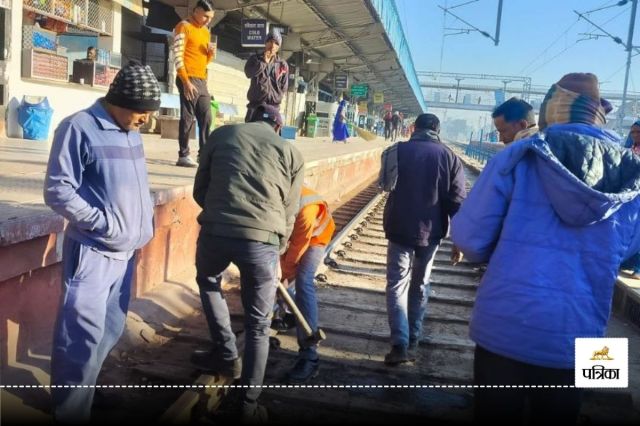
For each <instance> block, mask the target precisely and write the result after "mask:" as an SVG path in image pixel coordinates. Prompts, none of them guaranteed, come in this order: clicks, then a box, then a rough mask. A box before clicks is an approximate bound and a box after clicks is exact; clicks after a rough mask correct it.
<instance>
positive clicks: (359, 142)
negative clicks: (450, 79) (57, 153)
mask: <svg viewBox="0 0 640 426" xmlns="http://www.w3.org/2000/svg"><path fill="white" fill-rule="evenodd" d="M143 138H144V141H145V154H146V157H147V169H148V173H149V184H150V186H151V190H152V192H153V193H154V196H155V199H156V204H163V203H164V202H166V201H167V200H168V199H172V198H175V196H176V195H180V194H175V192H178V193H180V192H182V193H184V191H190V190H191V189H190V188H191V185H193V179H194V176H195V173H196V169H189V168H182V167H176V166H175V162H176V160H177V155H178V153H177V149H178V143H177V141H175V140H168V139H160V136H159V135H150V134H145V135H143ZM292 143H294V144H295V146H296V147H297V148H298V149H300V151H301V152H302V154H303V156H304V158H305V161H306V162H307V168H308V167H311V166H312V165H313V163H314V162H318V161H322V160H325V159H330V158H338V157H342V156H349V155H351V154H358V153H363V152H367V151H371V150H376V149H381V148H383V147H385V146H387V145H388V144H387V143H385V142H384V139H382V138H380V139H378V140H376V141H371V142H367V141H365V140H364V139H361V138H358V137H354V138H351V139H350V142H349V143H347V144H342V143H340V144H334V143H331V141H330V139H329V138H298V139H297V140H296V141H295V142H293V141H292ZM191 147H192V149H193V148H194V147H195V150H197V142H196V141H191ZM49 149H50V145H49V144H48V143H47V142H38V141H30V140H22V139H9V138H0V246H3V245H7V244H11V243H12V242H15V241H16V240H22V239H26V238H21V237H20V236H21V235H24V236H26V237H28V236H31V237H32V238H33V237H36V236H39V235H44V234H45V233H46V232H45V230H48V231H49V232H59V231H60V230H62V220H61V218H60V217H59V216H57V215H55V214H53V212H52V211H51V210H50V209H49V208H48V207H46V206H45V205H44V201H43V197H42V188H43V183H44V176H45V173H46V167H47V161H48V158H49ZM195 150H194V151H195ZM29 218H33V220H29ZM16 221H18V222H21V223H22V224H23V225H21V224H19V223H17V222H16ZM34 221H35V222H36V223H37V224H38V225H39V226H41V227H42V230H41V231H38V230H34V229H32V232H31V234H30V233H29V232H28V231H29V230H28V229H21V228H26V227H27V226H30V227H33V226H34ZM51 221H54V222H59V223H51ZM12 222H13V223H12ZM9 228H11V229H10V230H9ZM9 234H12V235H9Z"/></svg>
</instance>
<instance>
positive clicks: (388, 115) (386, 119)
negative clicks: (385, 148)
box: [383, 111, 393, 141]
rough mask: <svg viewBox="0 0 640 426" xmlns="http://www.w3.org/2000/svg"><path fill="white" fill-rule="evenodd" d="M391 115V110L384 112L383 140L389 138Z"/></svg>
mask: <svg viewBox="0 0 640 426" xmlns="http://www.w3.org/2000/svg"><path fill="white" fill-rule="evenodd" d="M392 117H393V114H392V113H391V111H387V112H385V114H384V118H383V120H384V140H385V141H388V140H389V139H391V119H392Z"/></svg>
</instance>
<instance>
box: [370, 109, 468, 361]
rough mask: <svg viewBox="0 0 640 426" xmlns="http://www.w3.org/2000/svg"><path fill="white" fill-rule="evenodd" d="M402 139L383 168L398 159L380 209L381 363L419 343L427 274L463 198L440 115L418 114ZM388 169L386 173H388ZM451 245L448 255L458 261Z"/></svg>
mask: <svg viewBox="0 0 640 426" xmlns="http://www.w3.org/2000/svg"><path fill="white" fill-rule="evenodd" d="M415 128H416V130H415V132H414V133H413V135H411V139H410V140H409V141H408V142H406V143H399V144H396V145H394V146H392V147H390V148H388V151H389V152H388V153H385V154H384V155H383V164H382V167H383V170H384V169H385V167H386V169H387V171H388V170H392V169H394V168H395V167H394V168H389V167H388V165H387V164H385V163H389V162H391V161H393V162H397V176H394V178H393V179H394V180H395V185H393V186H392V187H393V189H392V190H391V193H390V195H389V199H388V201H387V205H386V206H385V210H384V231H385V235H386V238H387V240H389V244H388V249H387V288H386V293H387V314H388V316H389V328H390V329H391V345H392V349H391V352H390V353H388V354H387V355H386V356H385V363H386V364H388V365H396V364H400V363H403V362H407V361H409V353H408V352H409V351H412V350H414V349H416V348H417V346H418V343H419V340H420V337H421V334H422V321H423V318H424V315H425V312H426V307H427V301H428V297H429V292H430V285H429V277H430V275H431V267H432V265H433V259H434V258H435V254H436V251H437V249H438V246H439V245H440V241H441V240H442V238H445V237H446V236H447V231H448V227H449V219H450V218H451V217H452V216H453V215H454V214H455V213H456V212H457V211H458V209H459V208H460V205H461V204H462V201H463V200H464V198H465V197H466V190H465V179H464V172H463V169H462V163H461V161H460V159H459V158H458V157H456V155H455V154H454V153H453V152H452V151H451V150H450V149H449V148H447V147H446V146H445V145H444V144H443V143H442V142H440V136H439V133H440V120H439V119H438V117H436V116H435V115H433V114H422V115H420V116H419V117H418V118H417V119H416V122H415ZM387 174H388V173H387ZM459 257H460V255H459V253H458V251H457V249H454V252H453V255H452V260H454V261H455V259H458V260H459Z"/></svg>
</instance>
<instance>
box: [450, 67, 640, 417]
mask: <svg viewBox="0 0 640 426" xmlns="http://www.w3.org/2000/svg"><path fill="white" fill-rule="evenodd" d="M607 110H610V105H609V104H608V103H607V102H606V101H604V100H602V99H600V93H599V90H598V80H597V78H596V76H595V75H593V74H568V75H566V76H564V77H563V78H562V79H561V80H560V81H559V82H558V83H557V84H555V85H553V86H552V87H551V89H550V90H549V92H548V94H547V96H546V97H545V100H544V102H543V104H542V107H541V110H540V119H539V125H540V130H541V131H542V132H543V134H542V135H535V136H533V137H531V138H527V139H524V140H521V141H518V142H515V143H513V144H512V145H509V146H508V147H507V148H506V149H505V150H504V151H502V152H501V153H499V154H498V155H496V156H495V157H494V158H493V159H492V160H491V161H490V162H489V163H488V164H487V166H486V167H485V169H484V171H483V172H482V174H481V175H480V177H479V179H478V181H477V182H476V184H475V186H474V188H473V190H472V191H471V192H470V194H469V197H468V198H467V201H466V202H465V203H464V204H463V205H462V208H461V209H460V210H459V211H458V214H457V215H456V216H455V217H454V218H453V220H452V224H451V231H452V239H453V241H454V243H455V244H456V245H457V246H458V247H459V248H460V250H461V251H462V252H463V253H464V254H465V256H466V257H467V258H468V259H469V260H471V261H476V262H489V264H488V268H487V271H486V273H485V274H484V276H483V279H482V282H481V283H480V286H479V288H478V293H477V298H476V303H475V306H474V309H473V313H472V318H471V325H470V335H471V338H472V339H473V340H474V341H475V342H476V343H477V347H476V353H475V362H474V379H475V384H476V385H534V386H535V385H562V386H571V385H573V384H574V356H575V355H574V344H575V339H576V338H578V337H602V336H604V334H605V329H606V325H607V321H608V319H609V314H610V312H611V299H612V295H613V288H614V282H615V280H616V276H617V272H618V268H619V266H620V263H621V262H622V261H623V260H624V259H626V258H627V257H629V256H630V255H632V254H633V253H635V252H637V251H638V248H639V243H640V238H639V237H640V232H639V228H640V222H639V221H638V216H639V214H638V213H639V209H640V197H637V195H638V194H640V158H638V157H636V156H634V155H633V154H632V153H631V152H630V151H629V150H624V149H623V148H621V147H620V146H619V143H620V141H619V137H618V136H617V135H615V134H613V133H611V132H608V131H607V130H605V129H603V128H602V125H603V124H604V123H605V114H606V113H607V112H609V111H607ZM527 399H528V400H529V403H530V413H531V415H532V416H533V419H532V420H533V423H542V422H545V421H551V419H553V420H554V422H560V423H566V424H570V423H574V424H575V422H576V419H577V416H578V413H579V410H580V399H581V393H580V390H579V389H575V388H566V389H563V388H553V389H532V388H519V389H509V390H505V389H477V390H476V393H475V406H476V413H475V414H476V420H477V421H484V420H488V421H495V420H499V421H510V422H516V423H521V422H522V420H523V419H522V415H523V412H524V406H525V401H526V400H527Z"/></svg>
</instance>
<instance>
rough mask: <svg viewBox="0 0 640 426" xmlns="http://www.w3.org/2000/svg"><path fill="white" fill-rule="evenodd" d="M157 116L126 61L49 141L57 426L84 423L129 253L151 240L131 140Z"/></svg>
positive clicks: (140, 70)
mask: <svg viewBox="0 0 640 426" xmlns="http://www.w3.org/2000/svg"><path fill="white" fill-rule="evenodd" d="M159 107H160V87H159V86H158V81H157V80H156V77H155V76H154V75H153V72H152V71H151V69H150V68H149V67H148V66H143V65H142V64H140V63H138V62H133V61H132V62H130V63H129V64H128V65H126V66H125V67H124V68H122V70H120V72H119V73H118V74H117V75H116V77H115V79H114V80H113V83H112V84H111V87H110V88H109V92H108V93H107V96H106V97H105V98H102V99H99V100H98V101H97V102H96V103H95V104H93V105H92V106H91V107H89V108H88V109H86V110H83V111H80V112H78V113H76V114H73V115H72V116H70V117H67V118H66V119H64V120H63V121H62V123H60V125H59V126H58V128H57V129H56V131H55V135H54V139H53V145H52V147H51V154H50V157H49V165H48V167H47V174H46V178H45V184H44V200H45V203H46V204H47V205H48V206H49V207H51V208H52V209H53V210H54V211H55V212H57V213H58V214H60V215H61V216H63V217H64V218H65V219H66V220H67V221H68V225H67V227H66V230H65V236H64V243H63V249H62V284H63V285H62V296H61V299H60V308H59V311H58V317H57V321H56V324H55V329H54V335H53V349H52V355H51V384H52V385H56V386H66V385H70V386H73V387H71V388H53V389H52V390H51V394H52V398H53V405H54V408H53V415H54V418H55V420H56V421H57V422H60V423H79V422H82V423H86V422H88V421H89V419H90V414H91V404H92V401H93V398H94V391H95V389H94V388H91V387H90V386H93V385H95V384H96V378H97V377H98V373H99V372H100V369H101V367H102V363H103V362H104V360H105V358H106V357H107V355H108V354H109V351H111V349H112V348H113V346H114V345H115V344H116V342H117V341H118V339H119V338H120V336H121V335H122V332H123V330H124V326H125V319H126V317H127V309H128V304H129V294H130V289H131V281H132V278H133V274H134V271H135V251H136V250H137V249H139V248H141V247H143V246H144V245H145V244H147V242H148V241H149V240H150V239H151V238H152V237H153V203H152V201H151V196H150V193H149V185H148V183H147V170H146V165H145V157H144V149H143V145H142V138H141V137H140V133H139V132H138V130H139V129H140V127H141V126H142V125H144V124H145V123H146V122H147V121H148V119H149V115H150V114H151V113H152V112H153V111H156V110H158V108H159ZM76 386H80V387H76ZM82 386H85V388H83V387H82ZM86 386H89V387H86Z"/></svg>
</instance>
